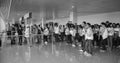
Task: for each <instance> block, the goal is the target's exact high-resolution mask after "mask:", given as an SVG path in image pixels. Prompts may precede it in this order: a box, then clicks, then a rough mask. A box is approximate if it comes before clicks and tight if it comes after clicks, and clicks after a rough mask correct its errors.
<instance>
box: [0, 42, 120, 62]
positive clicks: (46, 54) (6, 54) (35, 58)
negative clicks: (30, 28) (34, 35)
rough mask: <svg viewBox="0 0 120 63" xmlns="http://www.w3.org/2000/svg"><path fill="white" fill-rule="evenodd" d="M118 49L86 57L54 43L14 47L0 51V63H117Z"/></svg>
mask: <svg viewBox="0 0 120 63" xmlns="http://www.w3.org/2000/svg"><path fill="white" fill-rule="evenodd" d="M118 52H120V51H119V49H117V50H114V52H111V53H108V52H104V53H102V52H99V49H96V50H95V55H94V56H92V57H86V56H84V55H83V54H80V52H79V48H77V47H75V48H74V47H72V46H71V45H66V44H65V43H56V44H54V45H53V44H48V45H33V46H32V47H29V46H27V45H22V46H18V45H14V46H10V45H9V46H6V47H4V48H2V49H0V57H1V58H0V63H117V62H118V60H119V58H120V54H119V53H118Z"/></svg>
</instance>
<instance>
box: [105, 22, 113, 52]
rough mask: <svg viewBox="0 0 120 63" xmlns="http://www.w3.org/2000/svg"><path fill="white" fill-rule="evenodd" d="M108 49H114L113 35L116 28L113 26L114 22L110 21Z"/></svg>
mask: <svg viewBox="0 0 120 63" xmlns="http://www.w3.org/2000/svg"><path fill="white" fill-rule="evenodd" d="M107 29H108V41H107V42H108V50H109V51H111V50H112V46H113V44H112V43H113V36H114V28H113V24H112V23H109V25H108V27H107Z"/></svg>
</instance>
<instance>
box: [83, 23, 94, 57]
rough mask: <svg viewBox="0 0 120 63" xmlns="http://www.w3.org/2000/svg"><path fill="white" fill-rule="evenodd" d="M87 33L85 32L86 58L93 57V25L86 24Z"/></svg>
mask: <svg viewBox="0 0 120 63" xmlns="http://www.w3.org/2000/svg"><path fill="white" fill-rule="evenodd" d="M85 28H86V32H85V40H86V43H85V52H84V54H85V55H86V56H91V55H92V54H93V50H92V49H93V45H92V41H93V30H92V28H91V24H90V23H87V24H86V27H85Z"/></svg>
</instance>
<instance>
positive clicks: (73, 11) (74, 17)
mask: <svg viewBox="0 0 120 63" xmlns="http://www.w3.org/2000/svg"><path fill="white" fill-rule="evenodd" d="M70 8H71V10H70V21H72V22H73V23H77V7H76V4H75V3H72V5H71V7H70Z"/></svg>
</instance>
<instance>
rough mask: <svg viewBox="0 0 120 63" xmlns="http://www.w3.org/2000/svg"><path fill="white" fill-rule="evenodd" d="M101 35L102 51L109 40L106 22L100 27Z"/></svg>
mask: <svg viewBox="0 0 120 63" xmlns="http://www.w3.org/2000/svg"><path fill="white" fill-rule="evenodd" d="M99 33H100V35H101V48H102V49H101V50H100V51H101V52H105V50H106V42H107V38H108V30H107V28H106V24H105V23H101V27H100V32H99Z"/></svg>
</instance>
